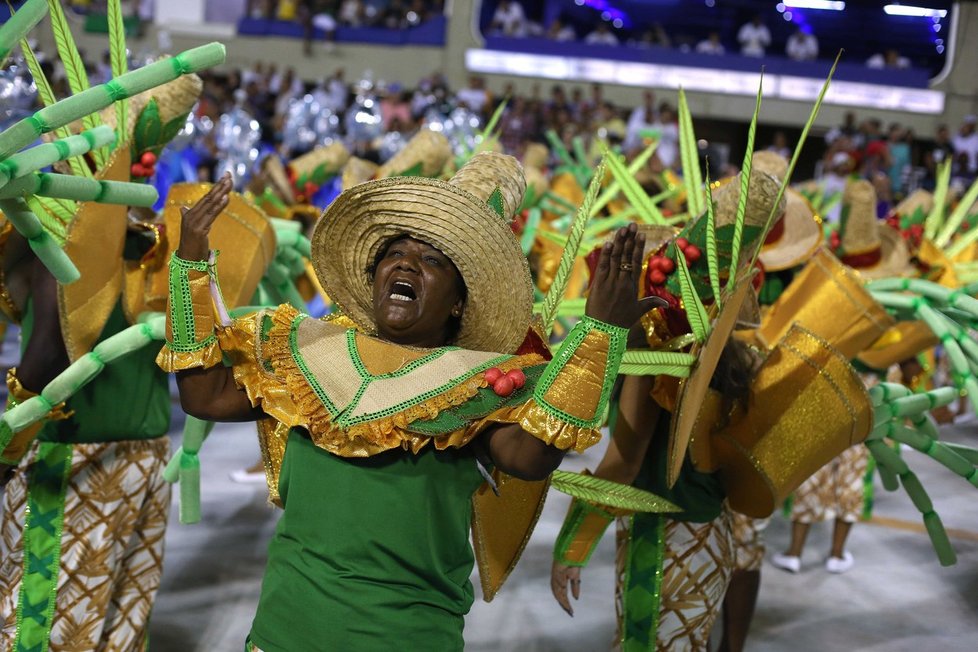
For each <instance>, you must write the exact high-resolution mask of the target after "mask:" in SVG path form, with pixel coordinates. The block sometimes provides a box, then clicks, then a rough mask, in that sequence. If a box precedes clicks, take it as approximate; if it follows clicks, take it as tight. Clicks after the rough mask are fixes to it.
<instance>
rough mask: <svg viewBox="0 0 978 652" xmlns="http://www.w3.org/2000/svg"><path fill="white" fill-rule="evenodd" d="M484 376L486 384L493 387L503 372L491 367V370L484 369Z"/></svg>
mask: <svg viewBox="0 0 978 652" xmlns="http://www.w3.org/2000/svg"><path fill="white" fill-rule="evenodd" d="M484 375H485V377H486V382H487V383H489V384H490V385H494V384H495V383H496V381H497V380H499V378H500V376H502V375H503V372H502V370H500V369H499V367H492V368H491V369H486V373H485V374H484Z"/></svg>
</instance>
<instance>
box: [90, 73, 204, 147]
mask: <svg viewBox="0 0 978 652" xmlns="http://www.w3.org/2000/svg"><path fill="white" fill-rule="evenodd" d="M203 90H204V82H203V81H201V79H200V77H198V76H197V75H194V74H190V75H181V76H180V77H177V78H176V79H174V80H173V81H171V82H167V83H166V84H163V85H162V86H158V87H156V88H152V89H150V90H148V91H144V92H142V93H140V94H139V95H136V96H134V97H132V98H130V99H129V119H128V125H129V133H130V136H129V137H130V139H132V138H133V137H135V136H138V134H135V133H134V132H135V130H136V128H137V125H138V124H139V121H140V116H141V114H142V113H143V111H144V110H145V109H146V107H147V106H148V105H149V103H150V102H151V101H153V100H155V101H156V107H157V110H158V111H159V122H160V124H161V125H162V126H163V127H164V128H165V127H166V126H167V125H169V124H170V123H173V125H172V126H171V127H170V129H171V130H172V129H174V128H176V126H177V125H178V124H179V128H182V127H183V124H184V121H185V120H186V118H187V114H188V113H190V111H191V109H193V108H194V104H196V103H197V100H198V99H199V98H200V93H201V91H203ZM100 115H101V118H102V122H103V123H105V124H107V125H109V126H110V127H112V129H115V128H116V126H117V123H116V118H117V116H116V110H115V105H114V104H113V105H112V106H109V107H108V108H105V109H102V111H101V112H100ZM178 119H179V123H174V120H178ZM179 128H177V129H176V131H174V132H173V133H172V134H169V138H167V139H166V140H165V141H164V142H163V143H161V144H164V145H165V144H166V142H169V140H170V139H172V138H173V136H175V135H176V132H177V131H179Z"/></svg>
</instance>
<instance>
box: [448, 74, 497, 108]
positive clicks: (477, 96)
mask: <svg viewBox="0 0 978 652" xmlns="http://www.w3.org/2000/svg"><path fill="white" fill-rule="evenodd" d="M455 100H456V101H457V102H458V103H459V104H464V105H465V106H467V107H468V108H469V110H471V111H472V112H473V113H482V112H483V110H484V109H485V108H486V105H488V104H489V93H488V92H487V91H486V82H485V80H484V79H483V78H482V77H479V76H477V75H472V76H471V77H469V85H468V86H467V87H465V88H463V89H462V90H460V91H459V92H458V93H457V94H456V95H455Z"/></svg>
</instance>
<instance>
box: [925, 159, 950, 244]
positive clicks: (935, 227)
mask: <svg viewBox="0 0 978 652" xmlns="http://www.w3.org/2000/svg"><path fill="white" fill-rule="evenodd" d="M950 186H951V160H950V159H948V160H946V161H944V162H943V163H941V164H940V165H938V166H937V174H936V175H935V183H934V207H933V208H932V209H931V211H930V213H928V214H927V217H926V219H924V237H925V238H927V239H928V240H933V239H934V238H935V237H936V236H937V232H938V231H939V230H940V228H941V225H942V224H944V211H945V207H944V203H945V202H946V201H947V191H948V189H949V188H950Z"/></svg>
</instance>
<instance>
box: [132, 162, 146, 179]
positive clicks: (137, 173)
mask: <svg viewBox="0 0 978 652" xmlns="http://www.w3.org/2000/svg"><path fill="white" fill-rule="evenodd" d="M129 172H130V173H131V174H132V176H134V177H139V178H145V177H148V176H149V174H148V172H147V170H146V167H145V166H144V165H143V164H142V163H133V164H132V165H131V166H130V167H129Z"/></svg>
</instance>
